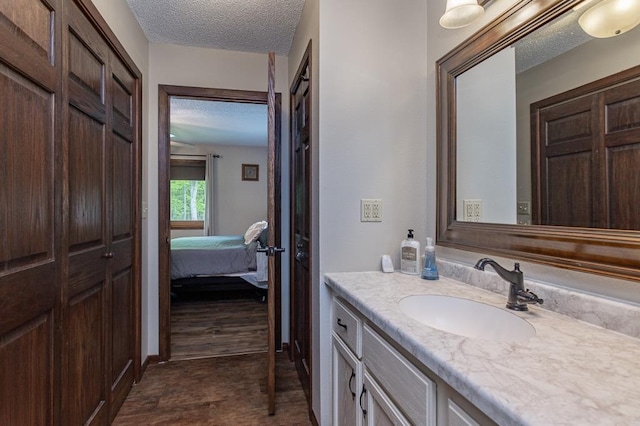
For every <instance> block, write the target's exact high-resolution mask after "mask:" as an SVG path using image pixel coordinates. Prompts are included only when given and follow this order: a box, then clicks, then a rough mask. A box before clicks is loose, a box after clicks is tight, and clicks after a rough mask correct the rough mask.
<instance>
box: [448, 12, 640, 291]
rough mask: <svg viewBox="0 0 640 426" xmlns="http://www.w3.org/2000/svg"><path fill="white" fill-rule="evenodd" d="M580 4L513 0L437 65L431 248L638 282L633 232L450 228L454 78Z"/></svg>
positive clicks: (639, 235)
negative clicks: (434, 243) (435, 189)
mask: <svg viewBox="0 0 640 426" xmlns="http://www.w3.org/2000/svg"><path fill="white" fill-rule="evenodd" d="M580 1H581V0H538V1H531V0H522V1H519V2H517V3H516V4H514V5H513V6H512V7H511V8H509V9H508V10H507V11H505V12H504V13H503V14H502V15H500V16H498V17H497V18H496V19H495V20H493V21H492V22H491V23H489V24H488V25H486V26H485V27H484V28H482V29H481V30H480V31H478V32H477V33H476V34H474V35H473V36H471V37H470V38H468V39H467V40H465V41H464V42H462V43H461V44H460V45H458V46H457V47H456V48H454V49H453V50H452V51H451V52H449V53H448V54H446V55H445V56H444V57H442V58H441V59H440V60H438V61H437V62H436V72H437V76H436V78H437V81H436V85H437V94H436V111H437V112H436V114H437V117H436V132H437V134H436V137H437V166H438V169H437V174H438V193H437V206H438V208H437V209H438V210H437V218H436V230H437V244H438V245H441V246H445V247H452V248H456V249H461V250H467V251H474V252H480V253H485V254H495V255H499V256H505V257H509V258H517V259H522V260H527V261H531V262H536V263H543V264H547V265H552V266H556V267H561V268H566V269H573V270H578V271H582V272H589V273H596V274H601V275H607V276H611V277H616V278H622V279H630V280H634V281H640V232H637V231H624V230H610V229H593V228H577V227H576V228H574V227H561V226H538V225H531V226H523V225H506V224H490V223H472V222H459V221H456V84H455V79H456V77H457V76H459V75H460V74H462V73H463V72H465V71H467V70H468V69H470V68H471V67H473V66H474V65H476V64H478V63H480V62H482V61H483V60H485V59H487V58H488V57H490V56H492V55H493V54H495V53H497V52H498V51H500V50H502V49H503V48H505V47H507V46H509V45H511V44H513V43H514V42H515V41H516V40H519V39H521V38H522V37H524V36H525V35H527V34H529V33H530V32H532V31H534V30H536V29H537V28H539V27H540V26H542V25H544V24H546V23H547V22H549V21H551V20H553V19H554V18H556V17H558V16H560V15H561V14H563V13H564V12H566V11H568V10H569V9H571V8H572V7H574V6H575V5H576V4H577V3H580Z"/></svg>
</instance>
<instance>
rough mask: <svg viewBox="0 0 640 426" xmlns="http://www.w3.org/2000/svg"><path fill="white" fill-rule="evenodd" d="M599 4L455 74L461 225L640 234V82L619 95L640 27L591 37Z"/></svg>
mask: <svg viewBox="0 0 640 426" xmlns="http://www.w3.org/2000/svg"><path fill="white" fill-rule="evenodd" d="M597 3H598V1H586V2H583V3H582V4H580V5H578V6H576V7H574V8H573V9H569V10H568V11H567V12H566V13H565V14H563V15H562V16H560V17H558V18H556V19H554V20H553V21H551V22H549V23H548V24H546V25H544V26H543V27H541V28H539V29H538V30H536V31H534V32H533V33H531V34H529V35H528V36H526V37H525V38H523V39H521V40H519V41H517V42H515V43H512V44H511V45H510V46H508V47H506V48H504V49H503V50H502V51H500V52H498V53H497V54H495V55H493V56H491V57H490V58H488V59H486V60H484V61H483V62H481V63H479V64H478V65H476V66H474V67H472V68H471V69H469V70H467V71H466V72H464V73H462V74H460V75H458V76H457V77H456V90H455V93H456V100H455V104H456V115H457V117H456V118H457V122H456V123H457V124H456V142H457V150H456V151H457V152H456V153H457V157H456V170H457V176H456V188H455V189H456V204H455V205H456V212H455V214H456V216H455V218H456V219H457V220H458V221H471V222H485V223H496V224H526V225H529V224H533V225H561V226H573V227H586V228H617V229H628V230H639V229H640V213H639V212H640V209H638V208H637V206H638V205H640V183H639V182H638V181H640V178H639V177H638V174H637V172H636V171H637V170H640V148H639V147H640V84H627V85H626V86H625V87H624V89H620V88H618V89H611V88H610V86H620V84H621V83H620V81H618V80H616V78H615V77H611V76H613V75H616V74H619V73H621V72H622V71H623V70H628V69H630V68H633V67H635V66H638V65H639V64H640V55H639V54H638V46H640V27H635V28H634V29H632V30H630V31H628V32H625V33H623V34H621V35H618V36H616V37H611V38H593V37H591V36H589V35H588V34H587V33H586V32H585V31H584V30H583V29H582V28H581V27H580V25H579V23H578V19H579V18H580V16H581V15H582V14H584V13H585V11H586V10H589V9H590V8H591V7H592V6H593V5H595V4H597ZM605 78H608V80H607V81H605V82H604V83H603V84H604V86H602V85H599V86H598V87H596V86H597V85H595V84H594V83H592V82H594V81H597V80H602V79H605ZM625 78H626V79H627V80H628V79H629V73H628V72H627V73H626V74H625ZM633 79H634V78H631V80H633ZM635 79H636V80H639V79H640V75H638V76H636V77H635ZM589 84H591V89H589V90H591V93H588V90H586V89H583V88H584V87H585V85H589ZM616 90H617V91H616ZM594 91H595V92H597V94H596V95H594V94H593V92H594ZM572 105H573V106H575V108H573V106H572ZM585 105H586V107H585ZM532 108H533V109H534V110H535V111H534V110H532ZM576 108H577V109H576ZM612 119H615V122H611V120H612ZM532 120H533V123H532ZM532 132H533V133H532ZM532 141H533V146H532ZM532 152H533V157H532Z"/></svg>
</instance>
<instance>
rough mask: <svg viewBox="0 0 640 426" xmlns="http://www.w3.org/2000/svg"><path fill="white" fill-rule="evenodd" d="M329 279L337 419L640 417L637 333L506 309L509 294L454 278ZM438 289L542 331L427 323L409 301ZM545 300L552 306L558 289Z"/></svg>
mask: <svg viewBox="0 0 640 426" xmlns="http://www.w3.org/2000/svg"><path fill="white" fill-rule="evenodd" d="M493 275H495V274H493ZM325 283H326V285H327V286H328V287H329V288H330V290H331V294H332V307H331V324H332V326H331V328H332V331H331V344H332V360H331V361H332V365H331V371H332V393H333V395H332V399H333V424H334V425H343V424H344V425H365V424H424V425H474V424H481V425H484V424H494V423H495V424H500V425H509V424H513V425H515V424H518V425H521V424H531V425H550V424H554V425H578V424H598V425H606V424H611V425H624V424H638V423H640V386H638V384H637V380H636V377H637V373H638V372H639V371H640V340H639V339H637V338H634V337H631V336H627V335H624V334H621V333H618V332H615V331H612V330H608V329H605V328H603V327H599V326H596V325H592V324H589V323H586V322H584V321H580V320H578V319H575V318H572V317H569V316H565V315H561V314H559V313H557V312H553V311H550V310H546V309H544V308H543V307H541V306H531V307H530V310H529V311H527V312H515V311H507V310H506V309H505V308H504V305H505V302H506V293H505V294H498V293H495V292H491V291H487V290H484V289H482V288H478V287H476V286H472V285H469V284H465V283H462V282H460V281H456V280H454V279H451V278H447V277H441V279H440V280H438V281H425V280H422V279H420V278H419V277H416V276H409V275H403V274H400V273H393V274H385V273H382V272H350V273H331V274H327V275H325ZM429 294H431V295H439V296H448V297H453V298H459V299H467V300H471V301H473V302H475V303H477V302H479V303H481V304H485V305H489V307H487V308H488V309H494V308H495V309H504V310H505V311H506V312H508V313H510V314H512V315H515V316H517V317H519V319H523V320H525V321H526V322H528V323H529V324H531V326H533V328H535V333H534V334H533V335H531V336H526V337H524V338H510V337H509V336H508V335H507V336H506V337H505V336H498V337H496V335H494V334H492V333H491V332H490V331H491V330H490V328H491V326H490V324H489V326H484V327H485V328H487V332H486V335H482V333H483V332H482V331H481V330H482V327H481V328H480V331H476V332H475V333H480V334H481V335H475V336H474V337H465V336H462V335H459V334H454V333H452V332H446V331H442V330H440V329H438V328H433V327H431V326H427V325H425V324H423V323H422V322H420V321H419V320H417V319H415V317H413V318H412V317H411V316H409V314H408V313H407V311H406V310H403V309H404V308H401V306H400V302H401V301H402V300H403V299H406V298H407V297H409V296H414V295H429ZM545 296H546V298H545V303H547V302H546V300H550V299H547V298H548V297H549V296H551V297H553V296H554V295H553V294H545ZM551 306H556V305H554V304H553V303H552V304H551ZM490 307H494V308H490ZM630 309H631V311H632V312H631V315H632V316H633V315H636V314H637V312H635V311H634V310H637V307H633V306H630ZM455 314H456V313H455V312H452V315H454V316H455ZM594 314H595V315H596V316H597V312H594ZM460 315H464V313H462V312H461V313H460ZM478 315H481V314H478ZM604 315H605V316H606V314H604ZM624 315H626V314H624ZM633 318H635V317H633ZM628 319H632V318H631V317H628ZM478 320H479V321H480V320H482V318H478ZM518 321H519V320H518Z"/></svg>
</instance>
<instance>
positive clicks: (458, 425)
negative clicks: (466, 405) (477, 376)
mask: <svg viewBox="0 0 640 426" xmlns="http://www.w3.org/2000/svg"><path fill="white" fill-rule="evenodd" d="M447 426H478V422H476V421H475V420H474V419H473V418H472V417H471V416H470V415H469V413H467V412H466V411H464V410H463V409H462V408H460V407H459V406H458V405H457V404H456V403H455V402H453V401H452V400H450V399H449V400H448V401H447Z"/></svg>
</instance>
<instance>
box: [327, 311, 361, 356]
mask: <svg viewBox="0 0 640 426" xmlns="http://www.w3.org/2000/svg"><path fill="white" fill-rule="evenodd" d="M331 313H332V315H331V324H332V326H331V327H332V329H333V331H335V333H336V334H337V335H338V336H340V338H341V339H342V340H343V341H344V343H346V344H347V346H348V347H349V349H351V351H353V353H354V354H356V356H357V357H358V358H361V357H362V321H361V320H360V318H359V317H358V316H357V315H355V314H354V313H353V312H352V311H351V309H349V308H347V307H346V306H345V305H344V304H343V303H341V302H340V301H339V300H338V299H333V309H332V311H331Z"/></svg>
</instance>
